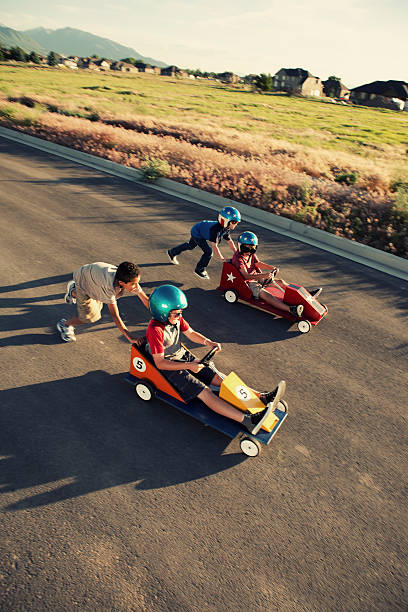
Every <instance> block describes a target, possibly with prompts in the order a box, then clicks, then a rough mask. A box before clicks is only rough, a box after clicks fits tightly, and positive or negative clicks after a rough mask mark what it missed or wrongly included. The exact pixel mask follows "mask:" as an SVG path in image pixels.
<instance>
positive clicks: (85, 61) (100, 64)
mask: <svg viewBox="0 0 408 612" xmlns="http://www.w3.org/2000/svg"><path fill="white" fill-rule="evenodd" d="M110 65H111V62H110V61H109V60H105V59H97V58H95V57H80V58H78V68H85V69H87V70H100V71H102V72H105V71H107V70H110Z"/></svg>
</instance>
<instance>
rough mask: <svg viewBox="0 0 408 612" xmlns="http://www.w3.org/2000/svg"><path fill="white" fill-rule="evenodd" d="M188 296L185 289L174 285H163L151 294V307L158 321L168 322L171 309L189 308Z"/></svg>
mask: <svg viewBox="0 0 408 612" xmlns="http://www.w3.org/2000/svg"><path fill="white" fill-rule="evenodd" d="M187 306H188V303H187V298H186V296H185V294H184V293H183V291H181V289H179V288H178V287H175V286H174V285H161V286H160V287H157V289H155V290H154V291H153V293H152V295H151V296H150V299H149V308H150V312H151V313H152V315H153V318H154V319H156V321H161V322H162V323H166V321H167V319H168V318H169V314H170V311H171V310H177V309H179V308H187Z"/></svg>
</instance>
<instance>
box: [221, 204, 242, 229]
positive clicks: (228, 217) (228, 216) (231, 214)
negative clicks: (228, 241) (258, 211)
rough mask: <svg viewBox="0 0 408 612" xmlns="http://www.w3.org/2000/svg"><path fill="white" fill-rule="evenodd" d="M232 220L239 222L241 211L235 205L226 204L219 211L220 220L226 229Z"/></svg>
mask: <svg viewBox="0 0 408 612" xmlns="http://www.w3.org/2000/svg"><path fill="white" fill-rule="evenodd" d="M231 221H233V222H235V223H239V222H240V221H241V213H240V212H239V210H237V209H236V208H234V207H233V206H224V208H221V210H220V212H219V213H218V222H219V223H221V225H222V227H223V228H224V229H227V227H228V226H229V224H230V222H231Z"/></svg>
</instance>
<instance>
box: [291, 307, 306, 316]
mask: <svg viewBox="0 0 408 612" xmlns="http://www.w3.org/2000/svg"><path fill="white" fill-rule="evenodd" d="M289 310H290V314H293V315H294V316H295V317H301V316H302V314H303V304H298V305H297V306H289Z"/></svg>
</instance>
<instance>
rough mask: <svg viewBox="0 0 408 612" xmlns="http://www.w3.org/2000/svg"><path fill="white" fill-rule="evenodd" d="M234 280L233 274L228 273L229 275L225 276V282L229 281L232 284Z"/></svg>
mask: <svg viewBox="0 0 408 612" xmlns="http://www.w3.org/2000/svg"><path fill="white" fill-rule="evenodd" d="M235 278H236V277H235V276H234V275H233V273H232V272H230V273H229V274H227V280H228V281H230V282H231V283H233V282H234V280H235Z"/></svg>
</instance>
